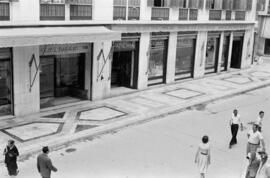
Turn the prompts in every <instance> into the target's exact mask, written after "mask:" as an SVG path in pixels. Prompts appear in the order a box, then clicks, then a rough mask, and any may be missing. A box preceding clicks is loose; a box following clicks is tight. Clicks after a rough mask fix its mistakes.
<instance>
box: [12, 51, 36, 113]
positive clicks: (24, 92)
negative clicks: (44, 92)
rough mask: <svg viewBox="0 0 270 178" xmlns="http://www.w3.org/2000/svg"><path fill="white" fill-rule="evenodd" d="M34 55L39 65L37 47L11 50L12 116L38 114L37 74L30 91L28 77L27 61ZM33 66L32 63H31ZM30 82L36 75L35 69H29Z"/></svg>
mask: <svg viewBox="0 0 270 178" xmlns="http://www.w3.org/2000/svg"><path fill="white" fill-rule="evenodd" d="M33 54H34V55H35V59H36V62H37V64H39V47H38V46H31V47H14V48H13V82H14V89H13V90H14V115H15V116H22V115H26V114H30V113H35V112H39V109H40V103H39V102H40V101H39V100H40V99H39V98H40V96H39V72H38V73H37V76H36V79H35V81H34V84H33V87H32V88H31V91H30V90H29V87H30V77H29V61H30V60H31V57H32V55H33ZM33 64H34V63H33ZM31 71H32V72H31V75H32V81H33V76H34V75H35V73H36V71H37V70H36V68H35V67H34V65H32V68H31Z"/></svg>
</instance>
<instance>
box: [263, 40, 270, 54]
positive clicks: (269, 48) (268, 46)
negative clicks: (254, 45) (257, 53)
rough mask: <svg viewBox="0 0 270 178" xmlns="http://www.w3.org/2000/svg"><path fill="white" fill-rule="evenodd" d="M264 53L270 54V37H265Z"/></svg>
mask: <svg viewBox="0 0 270 178" xmlns="http://www.w3.org/2000/svg"><path fill="white" fill-rule="evenodd" d="M264 54H265V55H270V39H265V45H264Z"/></svg>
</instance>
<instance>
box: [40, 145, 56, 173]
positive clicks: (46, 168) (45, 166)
mask: <svg viewBox="0 0 270 178" xmlns="http://www.w3.org/2000/svg"><path fill="white" fill-rule="evenodd" d="M42 152H43V153H41V154H40V155H38V157H37V168H38V172H39V173H40V174H41V176H42V178H51V171H54V172H56V171H57V169H56V168H55V167H54V166H53V165H52V161H51V159H50V158H49V157H48V154H49V148H48V147H47V146H45V147H43V148H42Z"/></svg>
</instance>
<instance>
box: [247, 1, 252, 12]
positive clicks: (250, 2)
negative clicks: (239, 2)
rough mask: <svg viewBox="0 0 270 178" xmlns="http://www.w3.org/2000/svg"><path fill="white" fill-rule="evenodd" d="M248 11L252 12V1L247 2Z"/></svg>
mask: <svg viewBox="0 0 270 178" xmlns="http://www.w3.org/2000/svg"><path fill="white" fill-rule="evenodd" d="M246 1H247V2H246V4H247V5H246V10H247V11H250V10H251V9H252V0H246Z"/></svg>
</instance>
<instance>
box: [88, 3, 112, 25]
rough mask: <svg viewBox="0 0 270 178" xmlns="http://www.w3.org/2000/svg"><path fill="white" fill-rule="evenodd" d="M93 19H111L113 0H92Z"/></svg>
mask: <svg viewBox="0 0 270 178" xmlns="http://www.w3.org/2000/svg"><path fill="white" fill-rule="evenodd" d="M93 19H94V20H99V21H102V20H104V21H106V20H112V19H113V0H93Z"/></svg>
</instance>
